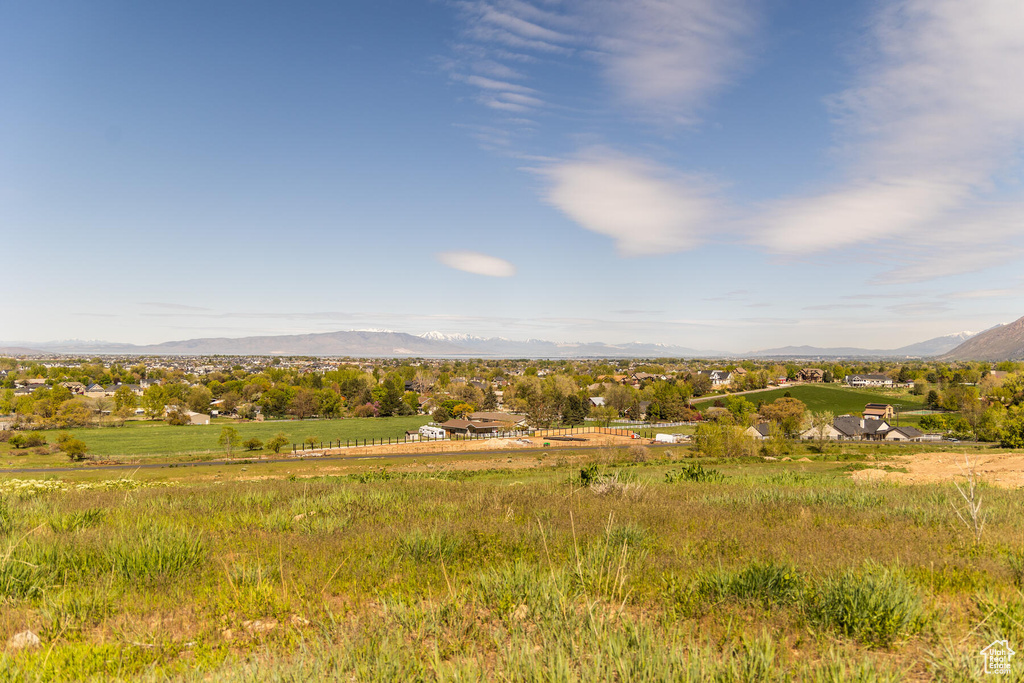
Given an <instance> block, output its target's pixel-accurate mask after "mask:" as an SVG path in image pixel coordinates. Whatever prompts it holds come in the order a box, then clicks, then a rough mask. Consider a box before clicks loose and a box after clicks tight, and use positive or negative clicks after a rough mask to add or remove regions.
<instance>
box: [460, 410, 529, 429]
mask: <svg viewBox="0 0 1024 683" xmlns="http://www.w3.org/2000/svg"><path fill="white" fill-rule="evenodd" d="M467 417H468V418H469V419H470V420H471V421H472V422H477V423H479V424H490V423H494V424H495V426H497V427H500V428H503V429H509V428H518V427H525V426H526V418H525V417H524V416H522V415H513V414H511V413H495V412H476V413H470V414H469V415H467Z"/></svg>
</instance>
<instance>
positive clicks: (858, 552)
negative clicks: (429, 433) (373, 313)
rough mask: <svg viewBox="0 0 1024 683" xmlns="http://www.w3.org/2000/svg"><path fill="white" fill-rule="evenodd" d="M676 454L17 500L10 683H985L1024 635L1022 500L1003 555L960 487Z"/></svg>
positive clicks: (162, 484)
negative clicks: (960, 510) (986, 660)
mask: <svg viewBox="0 0 1024 683" xmlns="http://www.w3.org/2000/svg"><path fill="white" fill-rule="evenodd" d="M667 450H673V449H672V447H670V448H669V449H667ZM676 450H678V449H676ZM652 451H653V453H652V456H651V458H650V459H649V460H647V461H646V462H641V463H637V462H634V460H633V459H632V458H631V457H630V456H629V452H628V450H619V451H616V450H613V449H606V450H604V451H602V452H599V453H597V452H595V453H593V454H588V455H580V454H576V455H571V456H567V457H573V458H575V459H574V460H573V461H571V462H570V461H568V460H567V459H563V456H562V454H560V453H558V452H557V451H552V452H551V454H550V455H551V456H552V457H550V458H547V459H546V460H545V463H544V464H543V466H541V467H538V468H537V469H535V470H498V469H494V470H485V471H479V472H472V471H449V470H446V469H444V468H437V469H434V470H430V471H406V470H391V471H389V472H387V473H384V472H382V471H381V470H380V464H381V462H383V461H374V462H373V463H372V464H363V465H359V464H354V465H350V466H348V467H349V468H350V469H349V470H348V473H347V474H330V475H326V474H324V473H323V472H322V471H321V470H318V469H317V468H318V466H319V464H318V463H315V462H312V461H307V462H290V463H278V464H274V465H269V466H266V467H260V468H255V467H251V468H248V469H249V471H245V470H244V469H243V468H242V467H237V466H236V467H227V466H224V467H217V468H209V469H206V468H203V469H195V470H191V469H189V470H184V469H172V470H140V471H139V472H138V473H137V474H136V475H135V476H136V477H137V480H131V481H129V480H120V479H119V480H116V481H111V482H109V483H105V482H106V480H103V479H102V477H103V476H104V474H103V473H102V472H97V471H89V472H75V473H65V475H64V476H63V478H62V479H60V480H56V479H54V478H52V477H50V478H48V479H47V484H46V485H45V486H39V487H36V488H30V487H27V486H20V485H16V483H11V484H10V485H8V486H6V487H3V488H0V503H2V505H0V507H2V509H3V510H4V519H5V520H6V521H5V522H4V530H3V531H0V605H2V606H0V642H6V641H7V639H8V638H10V637H11V636H12V635H13V634H14V633H17V632H19V631H22V630H24V629H32V630H33V631H34V632H35V633H37V634H38V635H39V636H40V638H41V639H42V641H43V646H42V647H41V648H38V649H34V650H26V651H23V652H20V653H10V652H5V653H0V681H35V680H55V681H79V680H86V681H87V680H143V681H146V680H183V681H200V680H228V681H249V680H327V681H332V680H337V681H348V680H359V681H390V680H425V681H449V680H452V681H454V680H474V681H477V680H509V681H540V680H566V681H568V680H588V681H589V680H621V681H646V680H674V681H705V680H710V681H780V682H781V681H796V682H800V681H808V682H810V681H836V682H838V681H846V680H855V681H900V680H972V679H973V678H980V677H981V676H980V659H979V658H978V657H977V652H978V651H979V650H980V649H981V648H983V647H985V646H986V645H988V643H990V642H991V641H992V640H994V639H996V638H997V637H1000V638H1010V639H1011V644H1012V643H1013V642H1017V641H1018V640H1020V639H1021V638H1024V627H1021V626H1020V624H1021V623H1022V622H1024V599H1022V598H1021V597H1020V592H1019V588H1018V586H1019V584H1020V583H1021V578H1020V577H1021V575H1022V574H1024V570H1022V569H1021V567H1022V566H1024V561H1022V560H1021V558H1022V557H1024V547H1022V545H1021V538H1024V518H1022V517H1021V515H1020V514H1019V506H1020V501H1019V495H1018V493H1017V492H1016V491H1013V490H1008V489H1001V488H995V487H987V488H986V490H985V497H984V504H985V509H986V511H987V512H988V515H989V516H988V523H987V525H986V528H985V532H984V535H983V537H982V540H981V542H980V543H977V544H976V543H975V542H974V541H973V539H972V538H971V537H970V535H969V534H968V533H967V532H966V531H965V530H964V529H962V528H960V527H959V526H957V522H956V520H955V519H954V516H953V513H952V511H951V508H950V501H951V500H954V499H955V497H956V496H957V495H958V494H957V493H956V491H955V489H953V487H952V486H949V485H921V486H898V485H892V484H861V483H857V482H855V481H853V480H852V479H851V478H850V476H849V474H850V473H849V472H848V471H846V469H845V466H846V465H847V464H848V463H846V462H825V461H815V462H807V463H798V462H786V463H783V462H772V463H769V462H764V461H757V462H754V461H751V462H739V461H735V460H718V461H709V460H699V459H698V460H693V459H691V458H689V457H686V458H685V459H683V460H682V461H680V460H678V459H677V460H676V461H674V462H669V461H667V460H666V459H664V455H663V454H664V450H658V449H652ZM530 457H532V456H530ZM560 460H561V461H562V462H561V464H559V461H560ZM588 460H593V462H594V464H595V465H596V466H597V469H598V471H599V473H600V474H601V475H602V476H603V480H602V481H603V482H604V483H606V484H607V483H609V481H610V480H614V482H613V483H615V484H616V485H615V486H610V485H606V486H590V487H586V488H580V486H579V472H580V469H581V466H586V465H587V464H589V462H588ZM694 462H695V463H698V464H700V465H701V468H702V470H704V471H707V469H708V468H710V467H713V468H714V469H716V470H719V471H720V472H721V473H722V475H724V476H723V477H722V478H717V477H716V478H713V479H711V480H708V479H707V478H703V480H701V481H686V480H678V479H679V478H676V480H675V481H674V482H673V483H667V482H666V474H667V473H668V472H670V471H673V470H674V471H679V468H680V467H681V466H682V465H683V464H684V463H685V464H687V465H689V464H690V463H694ZM257 469H258V471H257ZM605 475H607V476H605ZM171 477H174V478H173V479H171ZM605 479H607V480H609V481H604V480H605ZM698 479H701V478H698ZM0 481H2V480H0ZM1014 666H1015V667H1016V666H1019V664H1018V663H1016V662H1015V663H1014ZM1015 671H1016V672H1017V673H1018V674H1019V672H1020V669H1019V668H1018V669H1015Z"/></svg>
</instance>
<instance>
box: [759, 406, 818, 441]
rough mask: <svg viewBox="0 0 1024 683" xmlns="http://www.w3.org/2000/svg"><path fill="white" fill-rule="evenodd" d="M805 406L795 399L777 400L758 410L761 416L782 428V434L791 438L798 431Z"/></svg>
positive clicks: (802, 420)
mask: <svg viewBox="0 0 1024 683" xmlns="http://www.w3.org/2000/svg"><path fill="white" fill-rule="evenodd" d="M806 411H807V406H806V405H804V402H803V401H801V400H799V399H796V398H785V397H783V398H777V399H775V400H774V401H772V402H771V403H769V404H767V405H764V406H762V407H761V409H760V411H759V412H760V413H761V416H762V417H764V418H765V419H767V420H770V421H771V422H772V423H774V424H778V425H779V426H780V427H782V431H783V433H784V434H786V435H788V436H793V435H794V434H796V433H798V432H799V431H800V427H801V425H802V424H803V422H804V413H805V412H806Z"/></svg>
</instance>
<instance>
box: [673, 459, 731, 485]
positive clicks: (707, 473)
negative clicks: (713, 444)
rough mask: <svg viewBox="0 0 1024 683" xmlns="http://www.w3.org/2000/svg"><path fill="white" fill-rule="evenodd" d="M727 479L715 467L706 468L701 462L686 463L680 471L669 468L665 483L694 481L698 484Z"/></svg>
mask: <svg viewBox="0 0 1024 683" xmlns="http://www.w3.org/2000/svg"><path fill="white" fill-rule="evenodd" d="M723 479H725V475H724V474H722V473H721V472H719V471H718V470H715V469H704V466H703V465H701V464H700V463H699V462H695V463H693V464H692V465H686V466H685V467H683V469H682V470H681V471H679V472H677V471H675V470H669V471H668V472H666V473H665V483H667V484H674V483H676V482H679V481H693V482H697V483H698V484H703V483H714V482H718V481H722V480H723Z"/></svg>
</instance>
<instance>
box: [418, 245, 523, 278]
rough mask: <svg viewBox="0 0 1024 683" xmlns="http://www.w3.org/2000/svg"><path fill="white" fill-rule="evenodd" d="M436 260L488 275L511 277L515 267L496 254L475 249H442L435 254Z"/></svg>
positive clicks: (467, 270)
mask: <svg viewBox="0 0 1024 683" xmlns="http://www.w3.org/2000/svg"><path fill="white" fill-rule="evenodd" d="M435 256H436V258H437V260H438V261H439V262H440V263H442V264H444V265H446V266H448V267H449V268H454V269H455V270H461V271H463V272H466V273H472V274H474V275H486V276H488V277H512V276H513V275H515V274H516V267H515V266H514V265H512V264H511V263H509V262H508V261H506V260H505V259H502V258H498V257H497V256H489V255H487V254H481V253H480V252H476V251H444V252H441V253H439V254H436V255H435Z"/></svg>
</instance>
